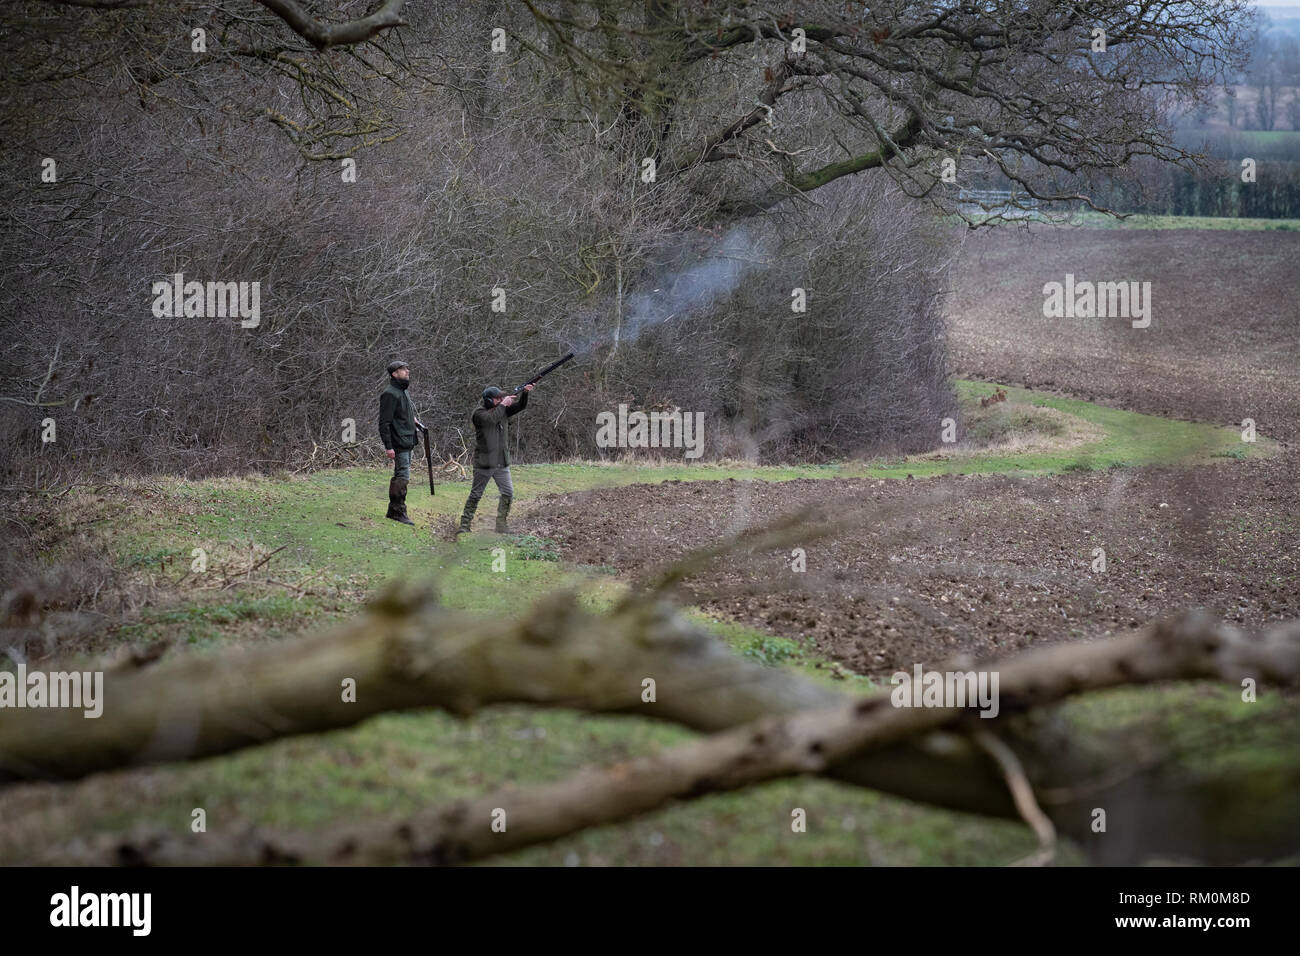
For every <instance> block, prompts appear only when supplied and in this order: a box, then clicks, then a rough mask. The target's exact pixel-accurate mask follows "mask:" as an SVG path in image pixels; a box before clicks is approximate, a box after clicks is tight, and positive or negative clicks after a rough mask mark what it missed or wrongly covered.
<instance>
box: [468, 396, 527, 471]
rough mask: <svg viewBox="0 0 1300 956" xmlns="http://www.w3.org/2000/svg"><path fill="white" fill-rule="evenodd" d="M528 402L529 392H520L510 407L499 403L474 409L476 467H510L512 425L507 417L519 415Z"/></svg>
mask: <svg viewBox="0 0 1300 956" xmlns="http://www.w3.org/2000/svg"><path fill="white" fill-rule="evenodd" d="M527 404H528V393H527V392H520V393H519V399H518V400H517V401H516V402H515V403H514V404H513V405H511V406H510V407H509V408H506V406H504V405H498V406H496V407H495V408H476V409H475V410H474V414H473V416H472V417H473V419H474V467H475V468H509V467H510V426H509V425H507V424H506V419H507V418H512V417H513V416H515V415H518V414H519V413H520V412H522V411H523V410H524V406H525V405H527Z"/></svg>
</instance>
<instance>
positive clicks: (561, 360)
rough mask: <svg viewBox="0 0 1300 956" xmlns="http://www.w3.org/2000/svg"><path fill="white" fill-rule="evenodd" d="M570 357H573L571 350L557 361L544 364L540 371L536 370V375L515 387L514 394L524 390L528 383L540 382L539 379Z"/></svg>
mask: <svg viewBox="0 0 1300 956" xmlns="http://www.w3.org/2000/svg"><path fill="white" fill-rule="evenodd" d="M571 358H573V353H572V352H570V353H569V354H568V355H566V356H564V358H562V359H560V360H559V361H558V362H552V363H551V364H550V365H548V366H546V368H544V369H542V370H541V371H540V372H538V373H537V374H536V375H534V376H533V377H532V378H530V379H529V380H528V381H526V382H524V384H523V385H520V386H519V387H518V388H517V389H515V394H516V395H518V394H519V393H520V392H522V391H523V390H524V388H525V387H526V386H528V385H536V384H537V383H538V382H540V381H541V380H542V379H543V378H544V377H545V376H547V375H550V374H551V373H552V372H554V371H555V370H556V369H557V368H559V367H560V366H561V365H563V364H564V363H565V362H567V361H569V359H571Z"/></svg>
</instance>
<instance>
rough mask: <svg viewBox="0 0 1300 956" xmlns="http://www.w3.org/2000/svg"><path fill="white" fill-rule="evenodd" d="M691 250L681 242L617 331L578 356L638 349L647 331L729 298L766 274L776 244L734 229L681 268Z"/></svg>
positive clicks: (627, 303)
mask: <svg viewBox="0 0 1300 956" xmlns="http://www.w3.org/2000/svg"><path fill="white" fill-rule="evenodd" d="M692 251H693V250H692V249H691V248H689V246H687V244H686V242H685V241H684V240H683V241H681V242H679V244H678V247H677V249H676V250H675V252H674V254H673V255H671V256H670V257H669V263H668V264H667V265H665V266H663V267H661V268H660V269H658V270H656V271H654V272H652V273H651V274H650V276H649V277H648V281H646V282H645V283H644V284H643V289H644V291H639V292H633V293H632V294H631V295H628V296H627V297H626V298H625V299H624V301H623V302H622V304H621V305H622V308H621V310H620V311H619V313H616V315H617V318H616V320H615V321H616V323H617V324H616V325H615V327H614V329H613V330H612V331H602V332H598V333H597V334H595V335H594V336H593V337H592V338H590V339H589V340H588V341H586V342H584V343H582V344H581V345H579V346H575V348H574V351H575V352H577V353H578V354H579V355H580V356H583V357H585V356H587V355H588V354H590V353H591V352H592V351H594V350H595V349H597V348H600V347H602V346H609V347H611V348H615V349H616V348H619V347H620V346H624V345H633V344H635V343H636V341H637V340H638V339H639V338H640V337H641V335H642V334H643V333H644V332H646V331H647V330H649V329H653V328H655V327H657V326H659V325H662V324H663V323H664V322H667V321H669V320H672V319H684V318H687V317H689V316H691V315H693V314H696V313H698V312H699V311H700V310H701V309H705V308H707V307H708V306H710V305H712V304H713V303H714V302H716V301H718V300H719V299H722V298H725V297H726V296H728V295H730V294H731V293H732V292H734V291H736V289H737V288H739V287H740V284H741V282H742V281H743V280H744V279H745V278H746V277H747V276H749V275H751V274H753V273H754V272H756V271H758V270H761V269H766V268H767V267H768V266H769V265H770V264H771V256H772V250H771V243H770V242H765V241H763V240H761V239H759V238H757V237H756V236H755V235H754V231H753V229H752V228H751V227H750V226H747V225H740V226H735V227H733V228H732V229H731V230H730V231H728V232H727V233H726V234H725V235H724V236H722V237H721V238H718V239H715V240H713V241H711V242H710V243H708V244H707V245H706V246H705V247H704V249H703V250H702V252H700V253H699V254H698V255H696V256H695V257H693V259H692V261H690V262H687V263H686V264H684V265H683V264H681V263H682V261H683V260H684V259H688V258H692V255H691V254H692ZM616 308H617V306H616ZM601 315H602V318H601V319H600V320H599V321H601V322H602V324H604V325H605V328H606V329H608V323H609V321H610V316H609V313H608V311H605V312H602V313H601Z"/></svg>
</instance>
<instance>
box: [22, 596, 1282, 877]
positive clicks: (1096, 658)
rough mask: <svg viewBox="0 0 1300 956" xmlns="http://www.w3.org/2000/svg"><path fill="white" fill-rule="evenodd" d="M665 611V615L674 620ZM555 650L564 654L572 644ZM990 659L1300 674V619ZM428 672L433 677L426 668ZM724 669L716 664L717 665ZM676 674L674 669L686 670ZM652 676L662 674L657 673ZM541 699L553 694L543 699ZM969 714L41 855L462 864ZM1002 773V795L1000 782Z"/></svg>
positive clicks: (781, 727) (1040, 818)
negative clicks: (372, 819)
mask: <svg viewBox="0 0 1300 956" xmlns="http://www.w3.org/2000/svg"><path fill="white" fill-rule="evenodd" d="M630 607H631V606H629V608H630ZM553 610H554V611H555V612H557V613H558V612H560V611H561V610H562V606H560V605H557V606H555V607H554V608H553ZM643 610H644V611H645V612H646V613H648V614H650V615H651V616H652V617H654V616H655V615H659V614H663V613H664V611H663V609H662V608H656V607H654V606H646V607H645V608H643ZM580 614H581V612H578V611H577V610H576V608H574V607H573V606H571V605H570V606H569V607H568V609H567V612H565V613H563V614H559V616H560V617H562V618H564V617H567V618H568V619H569V624H570V625H572V624H575V623H578V624H581V623H583V622H582V621H581V620H579V621H576V622H575V621H574V620H573V617H574V615H580ZM673 617H674V616H673V615H672V614H669V615H668V618H669V619H673ZM578 630H579V631H581V630H582V628H581V627H579V628H578ZM567 633H570V631H569V630H568V629H567V628H566V629H565V630H563V631H560V632H556V631H552V630H544V631H541V632H532V633H531V636H530V637H529V638H527V639H526V640H530V641H532V642H535V643H538V644H540V645H542V646H547V647H553V648H554V647H555V646H556V644H557V643H558V644H559V645H563V644H564V643H566V641H567V638H566V636H565V635H566V634H567ZM648 633H651V632H649V631H642V635H641V636H642V640H644V638H645V636H646V635H647V634H648ZM663 637H664V635H663V634H662V633H661V634H660V635H659V636H658V639H652V640H651V641H650V642H649V643H650V644H651V645H652V646H654V645H656V644H658V645H660V646H661V647H662V645H663ZM682 637H685V635H682ZM686 643H688V644H690V645H692V646H694V645H697V643H698V642H697V640H695V639H693V638H692V639H690V640H688V641H687V642H686ZM709 643H711V642H709ZM697 650H698V648H697ZM559 656H562V657H565V658H566V659H569V658H568V655H559ZM571 661H572V662H578V663H577V667H576V669H577V670H578V671H580V672H581V671H587V674H588V676H591V675H594V674H597V673H600V672H601V670H602V667H603V662H602V661H600V660H590V659H588V658H586V657H584V656H581V655H579V656H577V657H575V658H572V659H571ZM584 661H585V664H584V663H582V662H584ZM440 663H441V666H442V667H444V668H445V667H446V665H447V663H448V661H447V660H446V659H444V660H443V661H442V662H440ZM735 663H743V662H735ZM990 669H993V670H996V671H998V672H999V674H1000V701H1001V706H1002V710H1003V711H1004V712H1009V711H1023V710H1026V709H1029V708H1034V707H1040V706H1042V705H1045V704H1050V703H1053V702H1055V701H1059V700H1061V699H1063V698H1064V697H1066V696H1069V695H1072V694H1077V693H1081V692H1086V691H1092V690H1098V689H1103V688H1108V687H1116V686H1124V685H1133V684H1145V683H1151V682H1157V681H1170V680H1185V679H1197V678H1208V679H1224V680H1229V681H1232V682H1234V683H1235V682H1237V681H1239V680H1240V679H1241V678H1243V677H1246V676H1251V677H1254V678H1256V679H1257V680H1260V681H1261V682H1268V683H1283V684H1289V683H1294V682H1296V681H1297V680H1300V626H1297V625H1294V624H1293V625H1287V626H1283V627H1278V628H1275V629H1273V630H1272V631H1270V632H1269V633H1268V634H1267V635H1266V636H1265V637H1264V638H1263V639H1262V640H1261V639H1252V638H1249V637H1247V636H1245V635H1243V634H1241V633H1240V632H1239V631H1237V630H1235V629H1233V628H1229V627H1225V626H1223V625H1220V624H1217V623H1214V622H1212V621H1210V620H1209V619H1208V618H1206V617H1205V616H1203V615H1199V614H1188V615H1184V616H1183V617H1181V618H1179V619H1178V620H1176V621H1171V622H1164V623H1160V624H1157V625H1155V626H1153V627H1151V628H1148V629H1147V630H1145V631H1143V632H1140V633H1137V634H1134V635H1130V636H1127V637H1124V638H1118V639H1114V640H1110V641H1105V642H1098V643H1092V644H1083V645H1062V646H1056V647H1051V648H1046V649H1041V650H1035V651H1030V652H1027V653H1024V654H1021V655H1018V656H1017V657H1015V658H1012V659H1009V660H1007V661H1004V662H1002V663H1001V664H998V665H995V666H994V667H992V668H990ZM417 672H420V671H417ZM422 672H423V673H425V674H429V675H430V676H432V675H431V671H429V670H424V671H422ZM629 673H630V674H633V675H634V674H636V673H638V672H636V671H632V672H624V674H623V678H622V680H623V682H624V683H634V684H635V686H636V689H637V690H638V691H639V689H640V685H639V680H635V679H634V678H630V677H629V676H628V674H629ZM720 673H721V671H718V670H715V671H714V676H719V675H720ZM733 673H734V672H733ZM768 673H771V674H779V673H780V672H768ZM460 676H461V678H462V679H461V682H460V686H461V687H462V689H464V690H465V691H466V693H467V696H466V698H465V700H464V701H463V702H462V703H464V704H466V705H469V704H470V703H471V701H472V699H473V695H471V694H470V692H469V690H468V688H469V687H470V686H474V684H475V681H474V679H473V677H471V675H470V674H469V673H468V672H464V673H462V674H461V675H460ZM478 676H479V677H482V676H483V674H482V673H480V674H479V675H478ZM554 676H556V675H555V674H554V673H551V674H543V673H538V674H537V675H536V678H537V681H538V683H537V684H536V685H535V692H538V693H539V696H547V695H549V694H552V693H554V689H555V685H554V684H553V683H551V679H552V678H554ZM605 676H608V675H605ZM676 676H677V677H678V678H680V677H681V676H682V675H680V674H677V675H676ZM465 678H469V679H468V680H466V679H465ZM594 683H595V685H596V686H604V687H605V688H606V690H607V692H608V691H612V686H611V685H609V684H603V683H602V682H601V681H595V682H594ZM588 686H590V683H589V685H588ZM660 686H661V687H664V686H665V685H664V684H663V683H661V684H660ZM667 686H668V687H671V688H673V689H674V690H675V691H676V692H677V693H680V692H681V686H680V684H673V683H669V684H668V685H667ZM715 690H717V691H720V692H722V693H723V694H727V693H728V692H730V691H734V690H735V688H728V687H726V686H717V687H714V686H711V685H708V684H705V685H697V686H696V687H695V689H694V690H693V691H692V693H691V694H690V695H689V696H691V697H703V698H705V699H706V700H707V699H709V698H710V697H711V695H712V694H713V692H714V691H715ZM619 696H620V695H619V694H618V693H617V692H611V693H610V696H609V697H607V698H606V699H605V701H604V703H605V706H604V707H594V708H592V709H609V708H610V705H616V707H615V709H631V708H629V707H627V706H626V701H625V700H624V701H620V700H619ZM665 696H667V695H666V694H665ZM638 700H639V698H638ZM549 702H551V703H558V702H560V701H558V700H555V699H551V700H550V701H549ZM594 703H597V701H593V700H591V699H590V698H588V699H587V700H586V701H585V704H586V706H588V707H591V705H592V704H594ZM661 706H662V705H661V704H655V703H652V704H642V705H640V708H639V709H640V710H641V711H642V712H645V713H654V712H655V711H656V709H657V708H659V707H661ZM683 712H686V711H683V710H682V709H681V708H679V709H678V716H677V717H674V718H672V719H680V715H681V713H683ZM732 712H733V713H734V708H733V710H732ZM661 716H669V715H664V714H661ZM963 721H973V727H974V729H975V730H976V733H977V735H980V734H984V733H987V731H986V727H985V721H984V720H982V719H979V718H972V716H971V711H970V710H969V709H968V708H958V707H919V708H896V707H893V706H892V705H891V703H890V699H889V697H888V695H881V696H876V697H870V698H865V699H861V700H856V701H851V702H848V703H844V704H840V705H839V706H835V707H830V708H818V709H816V710H808V711H806V712H801V713H795V714H793V715H790V716H785V717H766V718H762V719H759V720H757V721H754V722H752V723H746V724H745V725H744V726H741V727H738V728H736V729H734V730H731V731H728V732H725V733H719V734H715V735H713V736H711V737H707V738H705V739H702V740H699V741H694V742H692V743H689V744H686V745H684V746H681V747H677V748H674V749H671V750H669V751H666V752H664V753H662V754H659V755H656V756H653V757H646V758H642V759H639V760H634V761H630V762H627V763H622V764H617V765H615V766H613V767H609V768H603V769H589V770H586V771H583V772H581V773H579V774H577V775H575V776H574V777H572V778H570V779H568V780H565V781H562V782H559V783H556V784H550V785H545V786H539V787H534V788H530V789H527V790H519V791H516V790H504V791H499V792H497V793H495V794H491V795H489V796H487V797H483V798H477V799H471V800H464V801H459V802H457V803H455V804H452V805H451V806H449V807H446V808H442V809H435V810H431V811H427V812H423V813H420V814H416V815H414V816H412V817H410V818H407V819H404V820H400V821H395V822H385V823H375V824H366V825H361V826H348V827H343V828H333V829H327V830H324V831H319V832H315V833H308V834H275V833H269V832H258V831H248V832H243V833H238V834H233V835H220V834H215V833H213V834H202V835H198V836H190V835H187V836H183V837H178V836H175V835H173V834H171V833H169V832H163V831H156V830H155V831H152V832H144V833H139V834H137V835H135V836H133V837H129V838H125V839H123V838H120V837H119V838H113V839H105V840H100V841H97V842H95V843H94V844H93V845H90V846H86V845H75V846H70V847H66V848H62V849H60V850H58V851H54V852H52V853H51V855H50V856H49V857H48V858H46V859H43V860H42V862H48V863H91V862H93V863H119V864H122V863H125V864H258V863H296V862H324V863H378V862H390V863H391V862H407V863H411V862H417V863H456V862H462V861H466V860H471V859H475V858H479V857H483V856H486V855H489V854H493V853H500V852H504V851H506V850H511V849H516V848H519V847H523V846H528V845H532V844H535V843H539V842H544V841H548V840H552V839H555V838H557V837H560V836H564V835H567V834H570V833H573V832H576V831H578V830H581V829H584V828H586V827H589V826H594V825H598V824H602V823H610V822H614V821H617V820H623V819H627V818H629V817H633V816H636V815H639V814H641V813H645V812H647V811H649V810H652V809H656V808H658V807H661V806H663V805H665V804H666V803H668V802H669V801H672V800H675V799H685V798H691V797H695V796H699V795H702V794H705V793H709V792H715V791H721V790H731V789H736V788H739V787H743V786H747V785H750V784H753V783H756V782H759V781H763V780H769V779H773V778H775V777H780V776H788V775H792V774H804V773H830V774H832V775H834V776H837V777H840V778H841V779H849V780H853V779H854V777H855V776H857V775H858V773H857V771H859V770H861V769H862V768H863V767H871V766H872V764H871V763H870V761H871V758H872V753H870V751H871V750H872V749H873V748H880V747H882V746H883V745H890V744H897V743H899V742H900V741H904V740H906V739H907V738H912V737H916V736H917V735H922V734H925V733H926V732H929V731H934V730H937V729H940V728H943V727H945V726H949V725H959V724H960V723H961V722H963ZM1005 723H1006V721H1005V720H996V721H988V724H990V725H994V726H998V727H1001V726H1002V725H1003V724H1005ZM957 730H958V731H959V732H960V731H962V730H963V728H961V727H960V726H957ZM982 746H983V747H984V748H986V749H987V748H988V747H989V746H990V743H989V741H987V740H986V741H985V742H984V744H983V745H982ZM992 746H993V747H994V749H995V750H1001V748H1003V747H1006V749H1005V751H1002V756H1001V758H1000V759H999V760H998V761H997V762H996V766H995V767H994V768H993V769H996V770H998V771H1000V773H999V779H1001V772H1005V771H1006V770H1007V769H1008V768H1009V767H1011V768H1018V758H1017V757H1016V755H1015V754H1014V752H1013V751H1012V750H1011V749H1010V748H1009V747H1007V745H1005V744H1003V743H1001V742H1000V741H998V742H997V743H995V744H992ZM1008 776H1009V777H1010V778H1014V777H1020V778H1021V779H1020V782H1019V784H1018V786H1019V787H1020V789H1019V791H1018V792H1017V793H1016V800H1015V803H1016V805H1017V807H1018V809H1019V811H1020V812H1021V813H1022V814H1025V813H1026V807H1027V806H1032V807H1033V808H1034V810H1037V808H1036V805H1035V804H1034V803H1033V801H1032V797H1030V798H1029V799H1028V802H1026V793H1025V791H1024V787H1025V786H1026V784H1027V779H1026V778H1025V776H1024V774H1023V772H1022V771H1019V770H1016V771H1015V772H1013V773H1011V774H1009V775H1008ZM948 783H949V785H950V786H953V787H954V788H955V789H958V790H960V789H961V787H962V783H963V782H962V781H961V780H949V781H948ZM1003 785H1004V790H1003V796H1004V799H1005V797H1006V790H1005V782H1004V784H1003ZM1013 789H1015V787H1013ZM1117 809H1118V808H1117ZM497 811H504V813H505V823H506V827H505V830H504V831H503V832H497V831H496V830H494V829H493V827H492V822H493V818H494V814H495V813H497ZM1058 812H1059V811H1058ZM1027 818H1028V819H1030V820H1031V822H1032V823H1034V825H1035V829H1036V830H1038V832H1039V835H1040V840H1042V841H1043V843H1044V844H1045V849H1046V848H1047V845H1049V842H1050V841H1049V835H1050V840H1054V830H1053V827H1052V825H1051V823H1049V822H1048V821H1047V818H1046V816H1045V815H1043V814H1042V812H1041V811H1037V819H1035V818H1034V814H1033V813H1032V812H1030V813H1028V814H1027ZM1071 829H1073V830H1074V831H1075V832H1076V833H1077V832H1079V831H1080V828H1079V827H1078V826H1075V827H1072V828H1071ZM1298 832H1300V830H1293V831H1291V839H1292V842H1294V841H1295V839H1296V834H1297V833H1298ZM1282 839H1283V840H1284V839H1285V838H1284V837H1282ZM1278 850H1279V851H1282V852H1285V850H1286V847H1285V846H1283V845H1281V844H1279V846H1278Z"/></svg>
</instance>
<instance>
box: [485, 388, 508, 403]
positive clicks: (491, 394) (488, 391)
mask: <svg viewBox="0 0 1300 956" xmlns="http://www.w3.org/2000/svg"><path fill="white" fill-rule="evenodd" d="M504 394H505V392H503V391H501V389H499V388H497V387H496V386H495V385H489V386H488V387H487V388H485V389H483V401H485V402H486V401H488V400H489V399H493V398H496V397H497V396H498V395H504Z"/></svg>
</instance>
